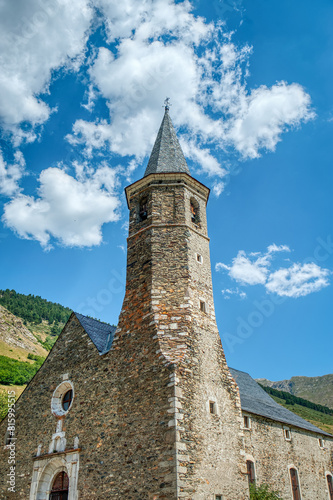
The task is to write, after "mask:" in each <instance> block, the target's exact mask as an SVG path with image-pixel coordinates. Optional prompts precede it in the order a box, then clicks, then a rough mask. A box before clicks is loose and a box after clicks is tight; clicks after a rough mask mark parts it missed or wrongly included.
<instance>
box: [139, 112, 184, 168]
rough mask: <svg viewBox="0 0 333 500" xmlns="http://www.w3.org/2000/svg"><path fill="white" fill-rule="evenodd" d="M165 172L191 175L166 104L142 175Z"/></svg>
mask: <svg viewBox="0 0 333 500" xmlns="http://www.w3.org/2000/svg"><path fill="white" fill-rule="evenodd" d="M165 172H185V173H186V174H189V175H191V174H190V170H189V168H188V166H187V163H186V160H185V157H184V153H183V151H182V149H181V147H180V144H179V141H178V139H177V136H176V132H175V129H174V127H173V124H172V121H171V118H170V116H169V106H168V104H166V106H165V113H164V117H163V120H162V123H161V126H160V130H159V131H158V134H157V138H156V141H155V144H154V147H153V150H152V152H151V155H150V158H149V162H148V165H147V168H146V171H145V175H144V177H146V176H147V175H149V174H160V173H165Z"/></svg>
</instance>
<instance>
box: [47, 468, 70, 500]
mask: <svg viewBox="0 0 333 500" xmlns="http://www.w3.org/2000/svg"><path fill="white" fill-rule="evenodd" d="M68 482H69V481H68V476H67V474H66V472H59V474H57V475H56V477H55V479H54V481H53V485H52V490H51V493H50V496H49V500H67V499H68Z"/></svg>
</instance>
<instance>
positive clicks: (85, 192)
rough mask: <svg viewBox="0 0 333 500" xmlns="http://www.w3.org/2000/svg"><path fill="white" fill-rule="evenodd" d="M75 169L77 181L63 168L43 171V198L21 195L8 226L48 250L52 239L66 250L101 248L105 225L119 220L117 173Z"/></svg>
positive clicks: (8, 212) (11, 205)
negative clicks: (68, 247) (87, 247)
mask: <svg viewBox="0 0 333 500" xmlns="http://www.w3.org/2000/svg"><path fill="white" fill-rule="evenodd" d="M75 166H76V172H77V179H75V178H74V177H72V176H70V175H68V174H67V173H66V172H65V171H64V170H62V169H61V168H48V169H46V170H43V172H42V173H41V175H40V178H39V181H40V188H39V197H38V198H34V197H32V196H27V195H23V194H20V195H18V196H17V197H16V198H14V199H13V200H11V201H10V202H8V203H7V204H6V205H5V209H4V215H3V217H2V220H3V222H4V224H5V225H6V226H8V227H10V228H11V229H13V230H14V231H15V232H16V233H17V234H18V235H19V236H20V237H21V238H25V239H34V240H37V241H39V242H40V244H41V245H42V246H43V247H44V248H46V249H47V248H50V246H51V243H50V239H51V237H53V238H56V239H57V240H59V241H60V242H61V243H62V244H63V245H65V246H93V245H99V244H100V243H101V242H102V232H101V228H102V225H103V224H105V223H107V222H111V221H116V220H118V218H119V215H118V213H117V208H118V207H119V200H118V198H117V196H116V195H115V194H114V188H115V185H116V172H115V171H114V170H112V169H110V168H109V167H107V166H101V167H100V168H98V169H97V170H96V171H95V172H94V173H92V174H91V173H90V172H89V169H88V168H87V167H86V166H82V165H78V164H76V165H75Z"/></svg>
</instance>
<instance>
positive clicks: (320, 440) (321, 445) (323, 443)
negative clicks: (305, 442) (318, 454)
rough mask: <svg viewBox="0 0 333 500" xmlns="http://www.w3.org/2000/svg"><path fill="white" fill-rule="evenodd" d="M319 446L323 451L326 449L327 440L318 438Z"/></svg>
mask: <svg viewBox="0 0 333 500" xmlns="http://www.w3.org/2000/svg"><path fill="white" fill-rule="evenodd" d="M318 446H319V448H320V449H321V450H324V449H325V440H324V438H323V437H320V436H319V437H318Z"/></svg>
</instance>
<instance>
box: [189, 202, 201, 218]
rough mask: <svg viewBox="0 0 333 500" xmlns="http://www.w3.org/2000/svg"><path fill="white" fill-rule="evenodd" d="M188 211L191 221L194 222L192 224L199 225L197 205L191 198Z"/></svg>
mask: <svg viewBox="0 0 333 500" xmlns="http://www.w3.org/2000/svg"><path fill="white" fill-rule="evenodd" d="M190 210H191V221H192V222H194V224H199V222H200V216H199V203H198V202H197V200H196V199H194V198H191V200H190Z"/></svg>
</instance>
